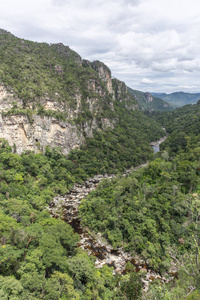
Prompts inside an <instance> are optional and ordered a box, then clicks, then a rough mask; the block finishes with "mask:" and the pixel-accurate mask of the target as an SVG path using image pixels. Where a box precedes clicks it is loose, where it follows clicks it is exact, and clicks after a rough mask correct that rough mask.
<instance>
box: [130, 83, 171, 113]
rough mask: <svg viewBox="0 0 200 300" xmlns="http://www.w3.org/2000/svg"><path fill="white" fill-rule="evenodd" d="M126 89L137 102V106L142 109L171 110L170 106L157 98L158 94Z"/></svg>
mask: <svg viewBox="0 0 200 300" xmlns="http://www.w3.org/2000/svg"><path fill="white" fill-rule="evenodd" d="M128 91H129V92H130V93H131V94H132V95H133V96H134V97H135V99H136V100H137V102H138V107H139V109H140V110H143V111H168V110H172V108H173V107H172V106H171V105H170V104H169V103H167V102H166V101H164V100H163V99H161V98H159V96H152V95H151V94H150V93H148V92H146V93H144V92H141V91H137V90H133V89H131V88H128Z"/></svg>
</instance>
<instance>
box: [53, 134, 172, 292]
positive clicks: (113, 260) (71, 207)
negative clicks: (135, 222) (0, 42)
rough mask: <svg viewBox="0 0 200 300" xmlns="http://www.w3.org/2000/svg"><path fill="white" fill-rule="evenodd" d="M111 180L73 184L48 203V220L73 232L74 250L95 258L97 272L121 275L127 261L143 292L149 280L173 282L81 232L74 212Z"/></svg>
mask: <svg viewBox="0 0 200 300" xmlns="http://www.w3.org/2000/svg"><path fill="white" fill-rule="evenodd" d="M165 139H166V137H164V138H162V139H161V140H159V141H157V142H154V144H151V145H152V146H154V147H159V145H160V143H162V142H163V141H164V140H165ZM156 149H157V148H156ZM155 152H158V151H155ZM147 165H148V163H146V164H143V165H140V166H138V167H136V168H131V169H130V170H127V171H126V172H124V174H122V175H121V176H127V175H128V174H129V173H130V172H134V171H136V170H138V169H139V168H145V167H146V166H147ZM114 177H116V175H115V174H113V175H107V174H106V175H96V176H94V177H93V178H89V179H88V180H87V181H85V182H84V183H82V184H75V185H74V187H73V189H72V190H71V191H70V192H69V193H68V194H67V195H65V196H63V197H62V196H59V195H58V196H57V197H55V198H54V199H53V201H52V203H51V204H50V205H49V207H48V210H49V212H50V214H51V216H52V217H55V218H62V219H63V220H65V222H67V223H69V224H70V225H71V226H72V227H73V229H74V232H76V233H78V234H79V236H80V242H79V243H78V247H81V248H82V249H84V250H86V251H87V252H88V254H89V255H93V256H95V257H96V262H95V266H96V267H97V268H101V267H102V266H103V265H105V264H107V265H108V266H112V267H113V268H114V271H113V274H116V273H120V274H123V273H124V272H125V269H126V263H127V262H128V261H130V262H132V263H133V264H134V265H135V266H136V270H137V271H140V270H142V271H143V272H144V273H146V276H145V277H144V278H143V279H142V280H143V285H144V290H147V289H148V283H149V281H152V280H153V279H160V280H161V281H163V282H168V281H170V280H172V279H173V278H174V277H173V276H171V277H169V278H168V279H166V278H165V277H164V276H161V275H160V274H159V273H156V272H155V271H154V270H152V269H151V268H149V267H148V264H147V263H146V262H145V261H144V260H142V259H141V258H139V257H137V256H135V257H132V256H131V254H130V253H128V252H125V251H124V250H123V249H122V248H118V249H117V250H116V249H113V247H112V246H111V245H109V244H108V242H107V241H106V240H105V239H104V238H103V237H102V235H101V233H98V234H94V233H91V231H89V230H88V229H87V228H83V227H82V226H81V223H80V219H79V217H78V208H79V205H80V203H81V200H82V199H85V198H86V197H87V196H88V194H89V193H90V192H91V191H93V190H94V189H96V188H97V186H98V184H99V183H100V182H101V181H102V180H103V179H107V180H112V179H113V178H114ZM89 232H90V233H89Z"/></svg>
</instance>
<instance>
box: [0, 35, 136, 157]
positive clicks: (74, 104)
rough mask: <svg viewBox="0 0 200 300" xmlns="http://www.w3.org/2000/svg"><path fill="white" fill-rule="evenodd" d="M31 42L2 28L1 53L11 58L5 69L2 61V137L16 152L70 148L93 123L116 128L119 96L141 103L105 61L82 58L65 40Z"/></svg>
mask: <svg viewBox="0 0 200 300" xmlns="http://www.w3.org/2000/svg"><path fill="white" fill-rule="evenodd" d="M30 43H32V42H28V41H24V40H21V39H18V38H16V37H14V36H12V35H10V34H8V33H7V32H4V31H1V32H0V53H1V54H2V56H3V57H6V54H7V55H8V56H10V60H11V59H12V65H11V64H10V63H9V62H8V63H7V66H6V68H5V69H4V65H5V62H6V59H5V61H4V64H3V62H2V63H1V62H0V68H1V67H2V70H1V73H0V75H2V76H0V83H1V84H0V138H5V139H7V140H8V142H9V144H10V145H11V146H13V147H14V149H15V151H16V152H17V153H21V152H23V151H24V150H33V151H35V152H38V151H43V150H44V149H45V147H46V146H50V147H60V149H61V150H62V152H63V153H64V154H67V153H69V151H70V150H71V149H73V148H75V147H79V146H80V145H81V144H82V143H84V139H85V137H92V136H93V130H94V129H97V130H105V129H106V128H114V126H115V124H116V120H117V115H116V112H115V102H116V101H120V102H124V106H125V107H126V108H127V109H135V108H137V105H136V102H135V100H134V98H133V97H132V96H131V95H130V94H129V93H128V92H127V87H126V85H125V84H124V83H123V82H120V81H118V80H116V79H112V77H111V71H110V70H109V68H108V67H107V66H106V65H104V64H103V63H101V62H99V61H95V62H92V63H91V62H89V61H86V60H82V59H81V58H80V56H79V55H78V54H77V53H75V52H74V51H72V50H70V48H69V47H66V46H64V45H62V44H56V45H51V46H50V45H47V44H44V45H43V44H42V45H41V44H37V43H32V44H30ZM5 46H6V49H7V50H5V48H4V47H5ZM5 51H7V52H6V53H5ZM16 52H17V53H18V55H17V57H16V58H15V53H16ZM27 52H28V55H27ZM47 54H49V57H50V58H51V59H50V58H48V59H47V58H46V55H47ZM42 55H44V59H43V60H41V56H42ZM53 55H54V56H53ZM45 60H46V61H45ZM15 64H16V66H15ZM13 65H14V67H15V68H17V67H18V71H17V72H18V73H17V72H16V71H14V72H12V68H14V67H13ZM15 72H16V73H15ZM8 73H9V74H8ZM13 73H14V74H13Z"/></svg>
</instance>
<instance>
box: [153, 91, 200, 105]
mask: <svg viewBox="0 0 200 300" xmlns="http://www.w3.org/2000/svg"><path fill="white" fill-rule="evenodd" d="M152 95H153V96H155V97H159V98H161V99H163V100H165V101H167V102H168V103H169V104H170V105H171V106H172V107H174V108H175V107H180V106H184V105H187V104H196V103H197V101H198V100H199V99H200V93H184V92H175V93H171V94H165V93H152Z"/></svg>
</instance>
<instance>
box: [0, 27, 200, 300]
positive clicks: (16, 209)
mask: <svg viewBox="0 0 200 300" xmlns="http://www.w3.org/2000/svg"><path fill="white" fill-rule="evenodd" d="M0 58H1V60H0V61H1V62H0V81H1V84H3V85H4V86H6V88H7V89H9V90H10V91H11V92H13V93H14V95H15V99H16V103H13V105H12V108H11V109H10V110H9V111H6V112H3V115H4V116H5V115H7V116H12V115H15V114H25V115H27V116H28V118H29V121H30V123H31V122H33V120H34V115H35V114H40V115H41V116H44V115H47V116H51V117H56V118H57V119H60V120H67V118H68V113H67V112H68V109H69V108H70V109H72V110H73V109H75V108H76V107H77V103H76V102H75V101H74V99H75V94H76V93H77V92H80V93H81V95H82V100H81V103H80V111H79V112H77V115H76V118H74V119H73V120H71V122H73V123H74V124H76V125H77V126H78V127H79V129H80V130H81V131H82V133H83V134H84V135H85V143H84V144H83V145H82V146H81V149H80V150H79V149H75V150H72V151H71V152H70V153H69V155H68V157H65V156H63V155H62V153H61V150H60V149H51V148H49V147H46V149H45V152H44V153H38V154H34V153H32V152H24V153H22V154H21V155H20V156H19V155H17V154H16V153H15V147H13V149H11V147H10V146H9V145H8V143H7V141H5V140H3V139H1V141H0V228H1V231H0V298H1V299H5V300H8V299H11V300H18V299H20V300H26V299H30V300H39V299H45V300H67V299H74V300H75V299H76V300H78V299H81V300H86V299H87V300H90V299H91V300H93V299H99V300H100V299H102V300H111V299H114V300H121V299H124V300H129V299H131V300H132V299H133V300H134V299H164V300H169V299H180V300H181V299H185V298H186V299H187V300H190V299H199V298H200V285H199V282H200V280H199V279H200V277H199V253H200V252H199V249H200V214H199V209H200V196H199V195H200V180H199V171H200V165H199V156H200V126H199V125H200V124H199V122H200V105H199V103H198V104H197V105H187V106H185V107H183V108H180V109H176V110H175V111H170V112H153V113H152V112H151V113H147V116H145V115H144V114H143V113H142V112H140V111H138V110H135V106H136V102H135V100H134V99H133V97H132V96H131V95H130V94H128V93H127V92H126V88H125V86H124V85H123V83H119V82H118V81H117V80H112V84H113V90H114V95H111V94H109V93H108V90H107V88H106V86H105V83H104V82H103V81H102V80H101V79H100V78H99V76H98V67H99V64H101V63H100V62H94V63H93V65H92V64H91V63H89V62H87V61H81V60H80V57H79V56H78V54H76V53H75V52H74V51H72V50H70V49H69V48H68V47H65V46H63V45H62V44H56V45H47V44H38V43H33V42H29V41H25V40H21V39H18V38H16V37H14V36H12V35H11V34H9V33H7V32H5V31H3V30H0ZM80 62H81V63H80ZM90 79H92V80H94V82H95V84H98V86H99V87H100V88H101V91H102V93H103V95H104V96H103V97H101V96H100V94H99V93H97V92H95V90H92V89H88V82H89V80H90ZM119 86H120V87H121V89H120V93H121V94H120V97H119V95H118V94H119V90H118V87H119ZM112 96H115V101H113V98H112ZM88 98H90V99H96V100H95V101H97V102H96V110H95V111H92V110H90V109H89V104H88V102H87V99H88ZM19 99H21V100H22V101H23V105H22V106H20V107H19V106H18V104H17V103H18V102H17V101H18V100H19ZM45 99H54V100H55V101H57V103H58V104H59V105H60V107H61V108H62V109H60V110H58V111H56V112H55V111H52V110H48V109H45V105H44V104H45V101H46V100H45ZM94 120H95V122H96V123H97V125H98V126H96V130H94V132H93V137H92V138H91V137H88V135H87V128H86V125H87V124H90V125H91V124H92V122H93V121H94ZM105 120H106V121H108V122H110V127H109V128H108V127H107V126H104V121H105ZM161 126H164V127H165V128H166V131H167V133H168V138H167V139H166V141H165V142H164V143H163V144H162V146H161V150H162V151H161V152H160V153H158V154H156V155H153V152H152V150H151V147H150V145H149V144H150V142H151V141H154V140H156V139H159V138H160V137H162V136H164V135H165V132H164V131H163V130H162V129H161ZM147 160H149V164H148V166H147V167H146V168H142V169H141V170H138V171H137V172H134V173H132V174H130V175H127V176H126V177H124V176H121V175H120V172H122V171H123V170H125V169H128V168H130V167H132V166H136V165H139V164H141V163H143V162H146V161H147ZM106 172H107V173H119V174H118V177H117V178H116V179H115V180H113V181H106V180H105V181H103V182H102V184H101V185H100V186H99V187H98V188H97V189H96V191H93V192H92V193H91V194H90V195H89V197H88V198H87V199H85V200H83V201H82V202H81V206H80V217H81V219H82V224H83V225H84V226H88V227H89V228H90V229H91V230H93V231H94V232H101V233H102V234H103V236H104V238H106V239H107V240H108V242H109V243H111V244H112V245H113V247H114V248H118V247H123V248H124V250H126V251H129V252H131V253H132V254H133V255H135V254H137V255H138V256H140V257H141V258H143V259H145V260H146V262H147V264H148V266H149V267H151V268H153V269H154V270H155V271H157V272H160V273H162V274H163V273H165V272H169V271H170V268H171V262H172V261H173V262H174V264H175V265H176V269H177V279H174V280H173V282H171V283H170V284H168V285H164V284H162V283H161V282H155V281H154V282H153V283H152V284H151V285H150V288H149V290H148V291H147V292H146V293H144V292H143V291H142V283H141V276H142V274H140V273H137V272H135V269H134V267H133V266H132V265H131V264H128V265H127V268H126V271H127V273H126V275H123V276H122V275H119V274H118V275H116V276H113V269H112V268H109V267H108V266H104V267H103V268H101V269H96V268H95V264H94V257H92V256H90V257H88V255H87V254H86V253H85V252H84V251H83V250H81V249H80V248H78V247H77V243H78V241H79V236H78V235H77V234H74V232H73V230H72V228H71V227H70V225H68V224H66V223H65V222H64V221H63V220H60V219H54V218H51V217H50V215H49V213H48V210H47V208H46V207H47V206H48V205H49V204H50V203H51V201H52V199H53V197H54V196H56V195H58V194H60V195H65V194H66V193H68V191H69V189H71V188H72V187H73V185H74V183H75V182H76V183H78V182H79V183H81V182H82V181H84V180H86V179H87V178H88V177H89V176H93V175H95V174H98V173H99V174H100V173H101V174H104V173H106Z"/></svg>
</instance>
